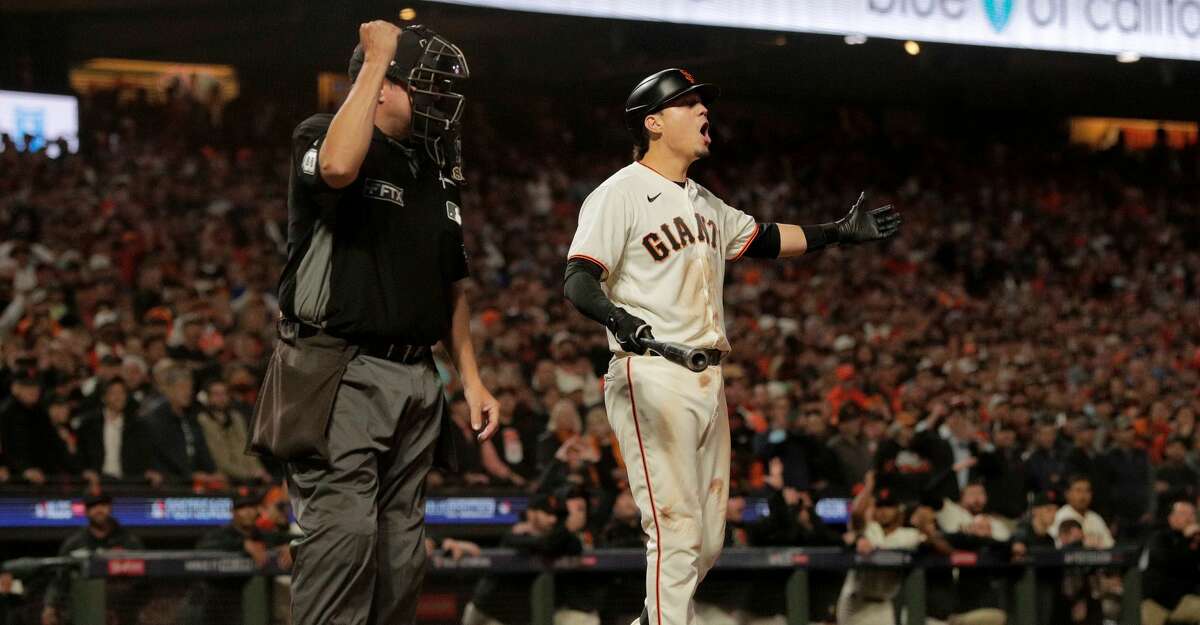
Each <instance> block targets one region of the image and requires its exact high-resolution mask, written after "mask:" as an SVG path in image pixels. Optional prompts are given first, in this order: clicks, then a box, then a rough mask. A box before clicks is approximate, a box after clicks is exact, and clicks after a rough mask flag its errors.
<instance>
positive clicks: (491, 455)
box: [480, 386, 538, 487]
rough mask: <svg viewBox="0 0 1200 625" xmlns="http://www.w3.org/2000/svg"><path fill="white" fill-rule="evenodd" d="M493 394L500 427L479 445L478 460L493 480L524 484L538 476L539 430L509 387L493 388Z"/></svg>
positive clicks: (514, 484)
mask: <svg viewBox="0 0 1200 625" xmlns="http://www.w3.org/2000/svg"><path fill="white" fill-rule="evenodd" d="M494 395H495V397H496V401H497V402H498V403H499V404H500V428H499V429H498V430H497V431H496V436H493V437H492V438H490V439H488V440H486V441H484V442H483V443H482V444H481V445H480V455H481V461H482V464H483V466H484V468H485V469H486V470H487V472H488V473H489V474H490V475H492V476H493V477H494V478H495V479H496V480H499V481H500V482H501V483H503V482H508V483H511V484H512V485H513V486H516V487H523V486H525V485H526V484H527V483H528V482H529V481H530V480H532V479H533V478H535V477H537V473H536V466H537V458H536V451H537V435H538V432H537V430H536V429H535V428H534V426H533V423H532V415H531V414H530V413H529V411H528V409H527V408H526V407H525V406H523V405H522V404H520V403H519V402H518V399H517V394H516V392H515V390H514V389H513V388H512V387H511V386H498V387H495V394H494ZM518 411H520V414H518Z"/></svg>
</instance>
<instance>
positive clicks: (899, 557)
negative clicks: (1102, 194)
mask: <svg viewBox="0 0 1200 625" xmlns="http://www.w3.org/2000/svg"><path fill="white" fill-rule="evenodd" d="M1138 563H1139V551H1138V550H1136V549H1133V548H1129V549H1113V550H1084V551H1071V552H1060V551H1053V550H1048V551H1039V550H1032V551H1031V552H1030V553H1029V554H1028V555H1027V556H1026V557H1025V558H1024V559H1022V560H1020V561H1017V562H1014V561H1011V560H1007V559H1001V558H989V557H988V556H986V555H982V554H976V553H974V552H958V553H954V554H952V555H950V556H941V555H915V554H912V553H909V552H901V551H876V552H874V553H871V554H869V555H865V556H863V555H857V554H853V553H848V552H847V551H845V550H842V549H838V548H803V547H796V548H746V549H742V548H738V549H726V550H725V551H724V552H723V554H722V555H721V559H720V561H719V562H718V564H717V570H718V571H775V572H783V573H785V574H786V580H787V581H786V587H785V589H784V592H785V596H786V613H785V618H786V620H787V623H788V625H802V624H805V623H808V622H809V621H808V618H809V590H810V589H809V575H810V572H815V571H846V570H850V569H854V568H884V569H895V570H899V571H902V572H903V575H904V584H903V587H902V590H901V592H900V596H899V597H898V598H897V603H899V604H900V605H902V606H903V607H904V610H905V611H906V613H907V617H906V619H905V620H906V622H910V623H913V622H915V623H922V622H924V621H925V615H926V583H925V574H926V571H927V570H928V569H932V568H948V567H949V568H959V569H964V568H977V569H994V570H996V571H997V575H1001V574H1004V575H1007V576H1008V577H1009V578H1010V579H1014V580H1015V581H1014V582H1013V583H1012V584H1011V592H1012V600H1011V601H1010V602H1009V604H1010V606H1011V609H1010V610H1009V615H1008V619H1009V620H1008V622H1009V623H1011V624H1013V625H1035V623H1036V612H1037V601H1038V599H1037V592H1036V588H1035V585H1036V576H1037V571H1038V570H1039V569H1055V568H1059V569H1061V568H1064V567H1070V568H1086V569H1105V570H1109V571H1120V572H1121V575H1122V578H1123V589H1122V594H1121V611H1120V618H1119V621H1120V623H1122V625H1140V621H1141V614H1140V604H1141V598H1142V593H1141V574H1140V570H1139V567H1138ZM644 567H645V556H644V555H643V552H641V551H640V550H632V549H612V550H597V551H594V552H589V553H586V554H584V555H582V556H577V557H568V558H560V559H557V560H552V561H546V560H542V559H537V558H530V557H528V556H523V555H520V554H518V553H516V552H514V551H511V550H505V549H485V550H483V551H482V553H481V554H480V555H479V556H474V557H472V556H467V557H463V558H461V559H459V560H453V559H451V558H449V557H442V556H434V557H433V558H432V559H431V565H430V568H429V575H430V578H429V581H436V580H437V579H438V578H439V577H443V576H460V577H461V576H464V575H466V576H472V575H473V576H482V575H498V576H504V575H514V576H521V577H522V578H523V579H530V578H532V580H533V581H532V583H531V584H530V585H529V588H528V600H529V612H528V614H529V615H530V621H531V625H552V623H553V620H554V611H555V605H554V602H555V592H554V590H555V577H556V576H558V575H562V574H566V573H590V574H595V575H597V582H598V583H604V581H603V580H604V576H606V575H612V574H617V573H636V572H637V571H639V570H643V569H644ZM3 569H4V570H5V571H8V572H11V573H13V574H14V576H16V577H18V578H21V577H25V576H35V575H38V574H42V575H45V574H46V572H47V571H51V570H62V571H66V572H68V574H69V576H70V578H71V583H70V584H69V587H70V601H69V605H70V613H71V619H70V622H71V623H73V624H74V625H104V624H105V623H106V614H107V608H106V606H108V603H109V594H110V585H112V583H114V582H120V583H123V584H125V585H126V586H128V584H130V583H131V582H134V583H138V582H140V583H142V584H143V588H149V587H152V586H156V585H159V584H166V585H170V584H179V583H182V582H189V583H192V584H193V585H195V584H196V583H197V582H201V583H211V584H212V585H213V586H214V587H222V580H228V581H230V582H232V581H234V580H237V579H241V580H243V582H242V583H240V584H237V585H236V588H237V591H236V593H235V594H233V595H229V594H226V595H225V596H224V597H223V598H222V597H218V598H217V599H216V601H217V602H218V603H219V604H220V605H219V606H217V607H219V608H220V609H221V610H224V611H225V612H226V616H225V617H224V618H219V619H218V620H222V621H226V622H234V621H239V620H240V622H241V623H242V624H243V625H268V624H269V623H271V622H272V609H271V606H272V596H271V595H272V592H273V591H272V586H273V584H272V583H271V581H272V579H273V578H275V577H279V576H284V575H286V573H285V572H284V571H282V570H280V569H279V568H278V567H277V566H276V565H275V563H273V562H272V563H268V565H267V566H266V567H265V568H261V569H260V568H258V567H256V566H255V564H254V562H253V561H251V560H250V559H249V558H247V557H245V556H243V555H241V554H230V553H220V552H200V551H137V552H135V551H117V552H108V553H102V554H94V555H92V556H88V557H75V558H72V557H67V558H61V557H60V558H19V559H16V560H9V561H7V562H5V563H4V565H3ZM224 587H228V584H226V585H225V586H224ZM126 592H128V591H126ZM133 592H134V593H137V592H139V591H138V590H136V586H135V589H134V591H133ZM239 600H240V609H239V606H237V605H234V604H235V603H239ZM235 611H236V616H235V614H234V612H235ZM510 625H519V624H517V623H512V624H510Z"/></svg>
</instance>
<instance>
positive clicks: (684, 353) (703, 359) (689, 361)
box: [641, 339, 708, 372]
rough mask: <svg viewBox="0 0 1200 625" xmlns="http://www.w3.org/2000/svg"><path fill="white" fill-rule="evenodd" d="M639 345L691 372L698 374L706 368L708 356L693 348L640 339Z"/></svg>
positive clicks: (667, 342)
mask: <svg viewBox="0 0 1200 625" xmlns="http://www.w3.org/2000/svg"><path fill="white" fill-rule="evenodd" d="M641 343H642V345H645V346H646V349H649V350H651V351H653V352H655V353H657V354H658V355H659V356H662V357H663V358H666V359H667V360H670V361H671V362H673V363H675V364H677V365H680V366H682V367H687V368H688V369H691V370H692V371H697V372H699V371H704V370H705V369H707V368H708V354H706V353H704V351H703V350H699V349H696V348H695V347H688V346H687V345H684V344H682V343H673V342H671V341H659V340H657V339H641Z"/></svg>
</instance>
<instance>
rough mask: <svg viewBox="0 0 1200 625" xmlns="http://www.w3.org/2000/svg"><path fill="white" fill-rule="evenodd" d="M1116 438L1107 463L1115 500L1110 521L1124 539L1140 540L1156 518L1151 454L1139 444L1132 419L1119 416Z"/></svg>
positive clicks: (1107, 487)
mask: <svg viewBox="0 0 1200 625" xmlns="http://www.w3.org/2000/svg"><path fill="white" fill-rule="evenodd" d="M1112 439H1113V446H1112V448H1110V449H1109V450H1108V452H1107V453H1106V454H1104V462H1103V465H1104V469H1105V473H1106V474H1105V477H1104V484H1105V490H1106V491H1107V492H1108V496H1109V497H1111V498H1112V501H1113V502H1114V505H1113V506H1112V511H1111V514H1112V516H1111V518H1110V519H1109V520H1110V521H1111V522H1112V523H1113V524H1114V525H1115V526H1116V527H1117V534H1118V535H1119V536H1121V538H1122V540H1126V539H1137V538H1138V537H1140V536H1141V533H1142V530H1143V529H1144V528H1145V527H1147V526H1149V524H1150V521H1151V520H1152V517H1151V507H1152V506H1153V505H1154V491H1153V472H1152V470H1151V468H1150V456H1149V455H1148V454H1147V453H1146V450H1145V449H1142V448H1140V447H1138V446H1137V433H1136V432H1135V431H1134V423H1133V420H1132V419H1129V418H1127V417H1121V418H1118V419H1117V420H1116V423H1115V424H1114V428H1113V433H1112ZM1118 503H1119V505H1117V504H1118ZM1085 530H1086V525H1085ZM1085 533H1086V531H1085Z"/></svg>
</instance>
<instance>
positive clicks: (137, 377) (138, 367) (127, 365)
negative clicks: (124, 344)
mask: <svg viewBox="0 0 1200 625" xmlns="http://www.w3.org/2000/svg"><path fill="white" fill-rule="evenodd" d="M147 374H148V370H147V368H146V360H145V359H144V358H142V357H141V356H136V355H132V354H131V355H127V356H125V358H123V359H122V360H121V379H123V380H124V381H125V386H126V388H127V389H128V391H129V399H130V403H131V404H132V406H131V408H132V409H133V414H137V413H138V411H139V410H138V409H139V407H140V405H141V403H142V402H143V401H145V399H146V397H147V396H148V395H150V394H152V393H153V392H154V385H153V384H152V383H151V382H150V378H149V376H148V375H147Z"/></svg>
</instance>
